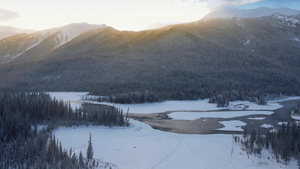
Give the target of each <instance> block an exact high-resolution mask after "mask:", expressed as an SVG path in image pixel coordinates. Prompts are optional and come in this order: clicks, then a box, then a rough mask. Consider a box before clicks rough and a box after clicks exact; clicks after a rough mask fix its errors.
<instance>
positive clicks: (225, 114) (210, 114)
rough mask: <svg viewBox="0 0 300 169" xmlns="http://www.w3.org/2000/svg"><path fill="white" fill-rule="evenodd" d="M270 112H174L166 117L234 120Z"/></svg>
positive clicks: (269, 112)
mask: <svg viewBox="0 0 300 169" xmlns="http://www.w3.org/2000/svg"><path fill="white" fill-rule="evenodd" d="M271 114H273V112H272V111H219V112H217V111H216V112H174V113H170V114H169V115H168V116H169V117H171V118H173V119H174V120H196V119H200V118H235V117H242V116H248V115H271Z"/></svg>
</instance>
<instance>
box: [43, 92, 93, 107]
mask: <svg viewBox="0 0 300 169" xmlns="http://www.w3.org/2000/svg"><path fill="white" fill-rule="evenodd" d="M47 93H48V94H49V95H50V97H51V98H55V99H57V100H59V101H63V102H66V103H70V106H71V107H72V109H73V110H75V109H76V108H80V107H81V106H82V102H81V100H82V98H83V96H85V95H87V94H89V93H88V92H47Z"/></svg>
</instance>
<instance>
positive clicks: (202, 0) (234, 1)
mask: <svg viewBox="0 0 300 169" xmlns="http://www.w3.org/2000/svg"><path fill="white" fill-rule="evenodd" d="M173 1H174V0H173ZM261 1H263V0H181V2H183V3H198V4H201V5H202V6H205V8H208V9H210V10H216V9H219V8H224V7H237V6H241V5H247V4H253V3H257V2H261ZM290 1H291V0H290Z"/></svg>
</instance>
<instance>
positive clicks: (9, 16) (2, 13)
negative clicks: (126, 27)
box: [0, 9, 20, 22]
mask: <svg viewBox="0 0 300 169" xmlns="http://www.w3.org/2000/svg"><path fill="white" fill-rule="evenodd" d="M19 16H20V15H19V14H18V13H16V12H13V11H9V10H5V9H0V22H6V21H11V20H13V19H15V18H17V17H19Z"/></svg>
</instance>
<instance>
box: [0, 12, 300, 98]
mask: <svg viewBox="0 0 300 169" xmlns="http://www.w3.org/2000/svg"><path fill="white" fill-rule="evenodd" d="M297 20H300V15H297V16H285V15H272V16H267V17H261V18H245V19H214V20H207V21H202V20H200V21H197V22H193V23H189V24H181V25H173V26H168V27H165V28H161V29H157V30H147V31H140V32H131V31H118V30H115V29H113V28H111V27H103V28H100V29H93V30H91V31H87V32H84V33H81V34H80V35H79V36H77V37H76V38H73V39H72V40H70V41H69V42H68V43H65V44H64V45H62V46H58V44H57V43H55V40H54V39H55V37H57V33H55V34H52V35H49V36H47V38H45V39H44V40H43V41H42V42H40V43H39V44H38V45H36V46H34V47H32V48H30V49H28V47H27V48H25V47H23V48H25V49H28V50H27V51H26V52H24V53H23V54H21V55H19V56H18V57H16V58H14V59H13V60H11V61H9V62H8V61H7V60H5V59H7V58H9V57H6V58H5V57H3V56H6V55H7V53H6V50H7V52H11V53H13V52H15V50H14V49H18V48H20V46H19V45H20V44H26V41H23V40H24V39H26V40H27V41H30V42H35V44H37V43H38V42H39V38H40V37H43V36H42V35H41V34H34V35H36V36H37V37H36V38H34V37H33V36H34V35H22V36H25V38H24V37H22V36H15V37H11V38H9V39H5V41H4V40H2V41H0V44H1V45H0V48H1V49H0V52H1V54H0V59H1V60H0V62H1V61H2V64H1V65H0V77H1V78H2V79H5V81H1V82H0V86H1V87H11V88H15V89H18V90H26V91H37V90H44V91H50V90H52V91H58V90H61V91H94V92H95V93H97V94H102V95H109V94H113V93H130V92H137V91H142V92H146V91H147V92H150V93H155V94H159V97H162V98H163V99H174V98H177V99H178V98H179V99H196V98H199V97H209V96H211V95H214V94H217V93H220V92H226V91H230V92H231V91H237V92H239V93H241V92H245V93H251V92H252V93H256V94H258V93H261V92H262V93H279V92H282V93H287V94H300V93H299V91H300V90H299V89H300V77H299V75H300V74H299V72H300V58H299V56H300V42H299V39H300V29H299V26H300V25H299V22H296V21H297ZM29 37H31V38H32V40H31V39H30V38H29ZM18 38H19V39H18ZM14 42H18V43H14ZM57 46H58V47H57ZM8 49H10V50H9V51H8ZM15 53H18V52H15Z"/></svg>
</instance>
